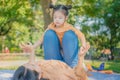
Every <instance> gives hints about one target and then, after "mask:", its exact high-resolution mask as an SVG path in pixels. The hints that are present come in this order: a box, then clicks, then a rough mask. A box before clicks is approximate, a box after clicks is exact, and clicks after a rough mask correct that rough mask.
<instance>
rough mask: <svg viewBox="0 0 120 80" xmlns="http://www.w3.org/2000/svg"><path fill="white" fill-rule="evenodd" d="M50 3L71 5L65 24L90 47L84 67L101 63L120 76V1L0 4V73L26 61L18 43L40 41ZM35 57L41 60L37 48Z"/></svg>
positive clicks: (8, 0) (0, 0)
mask: <svg viewBox="0 0 120 80" xmlns="http://www.w3.org/2000/svg"><path fill="white" fill-rule="evenodd" d="M51 3H52V4H64V5H72V9H71V10H70V14H69V19H68V22H69V23H70V24H72V25H74V27H76V28H78V29H79V30H81V31H82V32H83V33H84V34H85V37H86V39H87V41H88V42H90V45H91V48H90V50H89V52H88V53H87V55H86V57H85V58H86V63H87V62H88V63H91V64H92V65H95V66H96V67H97V66H99V64H100V63H101V62H105V63H106V69H111V70H113V71H115V72H119V73H120V68H119V67H120V0H0V62H1V63H0V64H5V65H4V66H1V67H0V69H16V67H15V66H16V65H15V64H14V66H13V64H12V65H10V64H8V65H7V63H8V62H9V61H11V62H9V63H14V62H15V61H22V60H23V61H25V60H27V59H28V57H27V56H28V55H26V54H23V53H22V50H21V49H20V48H19V43H20V42H31V43H34V42H35V41H37V40H39V39H40V37H41V35H42V34H43V32H44V30H45V29H46V28H47V26H48V24H50V23H51V22H52V10H51V9H49V4H51ZM36 56H37V59H42V58H43V56H44V55H43V49H42V48H41V46H40V47H39V48H38V49H36ZM16 63H18V62H16ZM18 64H19V63H18ZM6 65H7V67H6Z"/></svg>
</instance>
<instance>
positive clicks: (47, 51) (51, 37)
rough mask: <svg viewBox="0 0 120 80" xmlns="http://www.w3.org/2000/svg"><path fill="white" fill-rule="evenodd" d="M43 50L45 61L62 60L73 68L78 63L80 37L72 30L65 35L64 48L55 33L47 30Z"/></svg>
mask: <svg viewBox="0 0 120 80" xmlns="http://www.w3.org/2000/svg"><path fill="white" fill-rule="evenodd" d="M43 48H44V59H45V60H51V59H53V60H60V61H63V62H65V63H66V64H68V65H69V66H70V67H72V68H73V67H75V66H76V65H77V63H78V37H77V35H76V34H75V33H74V32H73V31H72V30H69V31H66V32H65V33H64V36H63V39H62V48H61V46H60V41H59V39H58V36H57V34H56V33H55V31H53V30H47V31H46V33H45V34H44V41H43ZM61 49H62V51H63V55H62V53H61V51H60V50H61Z"/></svg>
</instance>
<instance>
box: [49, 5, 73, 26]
mask: <svg viewBox="0 0 120 80" xmlns="http://www.w3.org/2000/svg"><path fill="white" fill-rule="evenodd" d="M50 8H53V22H54V23H55V25H56V26H58V27H59V26H61V25H63V24H64V22H65V21H66V20H67V17H68V14H69V12H68V10H69V9H71V8H72V7H71V6H70V5H69V6H65V5H56V6H53V5H50Z"/></svg>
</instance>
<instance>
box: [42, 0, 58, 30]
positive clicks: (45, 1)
mask: <svg viewBox="0 0 120 80" xmlns="http://www.w3.org/2000/svg"><path fill="white" fill-rule="evenodd" d="M56 1H57V0H40V4H41V6H42V11H43V16H44V30H45V29H46V28H47V26H48V25H49V24H50V23H51V22H52V10H51V9H50V8H49V5H50V4H55V3H56Z"/></svg>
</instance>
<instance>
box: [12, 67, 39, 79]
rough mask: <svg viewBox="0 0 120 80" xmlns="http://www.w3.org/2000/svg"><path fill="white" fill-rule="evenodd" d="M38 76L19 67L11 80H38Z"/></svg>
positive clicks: (34, 72)
mask: <svg viewBox="0 0 120 80" xmlns="http://www.w3.org/2000/svg"><path fill="white" fill-rule="evenodd" d="M38 78H39V74H38V73H37V72H36V71H32V70H30V69H27V68H25V67H24V66H20V67H19V68H18V69H17V70H16V71H15V73H14V75H13V79H12V80H39V79H38Z"/></svg>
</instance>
